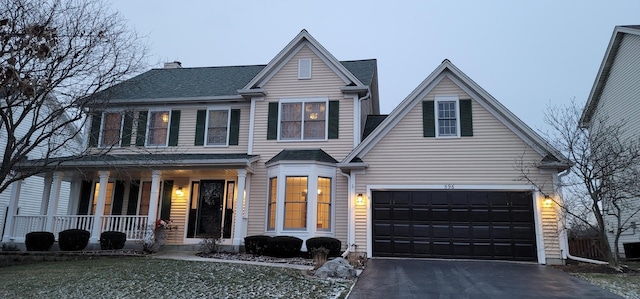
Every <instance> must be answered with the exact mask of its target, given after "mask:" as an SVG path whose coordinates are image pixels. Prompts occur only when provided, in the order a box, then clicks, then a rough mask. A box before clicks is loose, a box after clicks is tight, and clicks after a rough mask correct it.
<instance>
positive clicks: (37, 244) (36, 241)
mask: <svg viewBox="0 0 640 299" xmlns="http://www.w3.org/2000/svg"><path fill="white" fill-rule="evenodd" d="M55 238H56V237H55V236H54V235H53V233H51V232H30V233H28V234H27V235H26V237H25V239H24V245H25V246H26V247H27V251H48V250H49V249H51V246H53V242H55Z"/></svg>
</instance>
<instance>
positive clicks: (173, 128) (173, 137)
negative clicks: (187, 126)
mask: <svg viewBox="0 0 640 299" xmlns="http://www.w3.org/2000/svg"><path fill="white" fill-rule="evenodd" d="M179 131H180V110H172V111H171V120H170V122H169V146H177V145H178V132H179Z"/></svg>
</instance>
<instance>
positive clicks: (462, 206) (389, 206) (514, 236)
mask: <svg viewBox="0 0 640 299" xmlns="http://www.w3.org/2000/svg"><path fill="white" fill-rule="evenodd" d="M372 196H373V197H372V203H373V215H372V216H373V255H374V256H393V257H436V258H473V259H499V260H517V261H536V260H537V258H536V236H535V225H534V220H533V200H532V194H531V192H503V191H488V192H483V191H374V192H373V194H372Z"/></svg>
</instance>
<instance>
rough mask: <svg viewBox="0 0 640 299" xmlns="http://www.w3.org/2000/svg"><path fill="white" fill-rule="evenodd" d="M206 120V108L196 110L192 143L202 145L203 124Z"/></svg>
mask: <svg viewBox="0 0 640 299" xmlns="http://www.w3.org/2000/svg"><path fill="white" fill-rule="evenodd" d="M206 122H207V110H198V113H197V114H196V140H195V141H194V142H193V145H204V126H205V124H206Z"/></svg>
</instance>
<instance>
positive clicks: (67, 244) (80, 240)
mask: <svg viewBox="0 0 640 299" xmlns="http://www.w3.org/2000/svg"><path fill="white" fill-rule="evenodd" d="M90 236H91V233H89V232H88V231H86V230H84V229H68V230H63V231H61V232H60V233H59V234H58V245H60V250H63V251H78V250H83V249H85V247H87V244H89V237H90Z"/></svg>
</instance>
